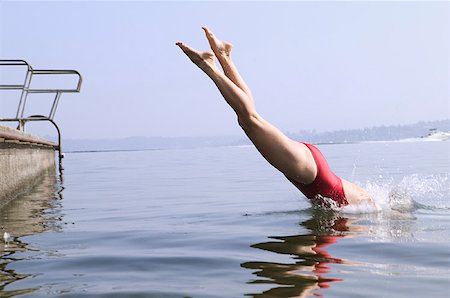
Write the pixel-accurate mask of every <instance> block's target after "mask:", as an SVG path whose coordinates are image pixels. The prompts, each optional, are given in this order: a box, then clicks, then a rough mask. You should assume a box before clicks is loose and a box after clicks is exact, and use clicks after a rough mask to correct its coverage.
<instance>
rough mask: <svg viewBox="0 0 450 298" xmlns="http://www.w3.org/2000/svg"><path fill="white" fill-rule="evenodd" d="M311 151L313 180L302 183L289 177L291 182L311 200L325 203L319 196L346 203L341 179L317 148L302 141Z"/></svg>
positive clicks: (340, 204)
mask: <svg viewBox="0 0 450 298" xmlns="http://www.w3.org/2000/svg"><path fill="white" fill-rule="evenodd" d="M303 144H305V145H306V147H308V149H309V150H310V151H311V154H312V156H313V157H314V161H315V162H316V166H317V175H316V178H315V179H314V181H313V182H311V183H309V184H303V183H300V182H297V181H295V180H293V179H292V178H289V177H287V178H288V179H289V181H291V182H292V184H294V185H295V186H296V187H297V188H298V189H299V190H300V191H301V192H302V193H303V194H304V195H305V196H306V197H307V198H308V199H310V200H312V201H317V200H319V202H320V203H322V204H323V203H325V204H326V202H324V201H323V200H322V198H321V197H325V198H329V199H332V200H333V201H335V202H336V203H337V204H338V206H342V205H344V206H345V205H348V202H347V199H346V198H345V194H344V187H343V186H342V180H341V178H339V177H338V176H336V175H335V174H334V173H333V172H332V171H331V169H330V167H329V166H328V163H327V161H326V160H325V157H324V156H323V155H322V153H321V152H320V151H319V149H318V148H317V147H315V146H313V145H311V144H307V143H303Z"/></svg>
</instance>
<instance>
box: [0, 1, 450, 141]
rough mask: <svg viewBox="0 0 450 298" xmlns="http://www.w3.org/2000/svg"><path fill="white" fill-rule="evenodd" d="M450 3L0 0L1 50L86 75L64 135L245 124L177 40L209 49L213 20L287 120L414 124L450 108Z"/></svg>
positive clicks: (65, 118) (69, 97)
mask: <svg viewBox="0 0 450 298" xmlns="http://www.w3.org/2000/svg"><path fill="white" fill-rule="evenodd" d="M449 6H450V4H449V2H446V1H444V2H427V1H424V2H405V1H401V2H400V1H396V2H386V1H374V2H368V1H359V2H340V1H332V2H317V1H315V2H306V1H300V2H255V1H252V2H236V1H233V2H211V1H204V2H188V1H183V2H171V1H169V2H167V1H165V2H162V1H161V2H154V1H139V2H129V1H127V2H125V1H124V2H121V1H101V2H92V1H79V2H68V1H59V2H56V1H32V2H24V1H0V57H1V59H25V60H27V61H28V62H29V63H30V64H31V65H32V66H33V67H34V68H35V69H49V68H50V69H52V68H54V69H76V70H78V71H79V72H80V73H81V74H82V75H83V85H82V88H81V93H79V94H64V95H63V96H62V98H61V102H60V105H59V108H58V111H57V113H56V117H55V119H56V121H57V122H58V123H59V125H60V127H61V130H62V133H63V136H64V137H65V138H121V137H129V136H148V137H151V136H162V137H180V136H221V135H241V134H243V133H242V132H241V130H240V128H239V127H238V125H237V122H236V116H235V115H234V114H233V112H232V110H231V109H230V108H229V107H228V106H227V104H226V103H225V101H224V100H223V99H222V97H221V95H220V93H219V92H218V91H217V90H216V88H215V86H214V84H213V83H212V82H211V81H210V80H209V78H208V77H206V75H204V74H203V73H202V72H201V71H200V70H199V69H197V68H196V67H195V66H194V65H193V64H192V63H191V62H190V61H189V60H188V59H187V58H186V57H185V56H184V55H183V54H182V52H181V51H180V50H179V49H178V47H176V46H175V42H176V41H184V42H186V43H187V44H189V45H191V46H192V47H194V48H196V49H199V50H207V49H208V44H207V42H206V39H205V37H204V35H203V32H202V30H201V26H203V25H207V26H208V27H209V28H211V29H212V30H213V31H214V32H215V34H216V35H217V36H218V37H219V38H221V39H224V40H228V41H230V42H232V43H233V45H234V48H233V53H232V57H233V59H234V61H235V64H236V65H237V67H238V69H239V71H240V73H241V75H242V76H243V77H244V79H245V81H246V82H247V84H248V85H249V86H250V88H251V89H252V92H253V95H254V98H255V101H256V109H257V111H258V113H259V114H260V115H261V116H262V117H264V118H265V119H266V120H268V121H269V122H271V123H272V124H274V125H275V126H277V127H278V128H280V129H281V130H282V131H284V132H298V131H300V130H316V131H333V130H339V129H353V128H364V127H371V126H378V125H392V124H408V123H414V122H417V121H422V120H425V121H426V120H439V119H446V118H449V114H450V108H449V99H450V96H449V92H450V87H449V85H450V76H449V69H450V62H449V53H450V49H449V38H450V37H449V35H450V33H449V31H450V25H449V11H450V9H449ZM0 78H1V79H5V78H4V76H3V77H1V76H0ZM4 93H5V92H3V93H0V117H8V116H13V114H14V108H15V107H16V105H17V103H18V98H17V96H16V95H14V94H12V93H9V94H8V95H4ZM51 100H52V97H49V98H39V97H36V98H31V97H30V99H29V103H30V106H29V107H28V106H27V111H26V112H27V114H42V113H47V112H48V110H49V106H48V105H49V103H51ZM34 127H35V128H34V129H42V131H43V132H44V133H45V132H46V130H49V128H47V127H44V126H37V125H34ZM32 131H33V129H32ZM49 131H50V130H49Z"/></svg>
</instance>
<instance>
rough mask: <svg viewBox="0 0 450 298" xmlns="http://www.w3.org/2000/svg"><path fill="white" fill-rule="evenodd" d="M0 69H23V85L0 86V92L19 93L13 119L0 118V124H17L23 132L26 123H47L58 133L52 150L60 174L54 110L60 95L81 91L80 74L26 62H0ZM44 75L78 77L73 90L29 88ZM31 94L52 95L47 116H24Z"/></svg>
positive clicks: (59, 146) (59, 135) (60, 164)
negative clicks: (13, 91)
mask: <svg viewBox="0 0 450 298" xmlns="http://www.w3.org/2000/svg"><path fill="white" fill-rule="evenodd" d="M0 67H1V68H3V67H24V68H26V71H24V72H25V73H24V77H25V78H24V81H23V84H1V82H0V90H18V91H19V92H20V99H19V105H18V107H17V112H16V116H15V118H0V122H18V126H17V129H18V130H20V131H23V132H24V131H25V125H26V123H27V122H33V121H48V122H50V123H51V124H52V125H53V126H54V127H55V128H56V131H57V133H58V144H57V145H55V146H54V149H55V150H57V151H58V157H59V171H60V172H62V170H63V166H62V159H63V156H64V155H63V153H62V145H61V131H60V129H59V127H58V125H57V124H56V123H55V121H54V120H53V118H54V117H55V113H56V109H57V108H58V104H59V100H60V97H61V94H62V93H78V92H80V89H81V83H82V81H83V78H82V76H81V74H80V73H79V72H78V71H76V70H50V69H33V68H32V67H31V65H30V64H28V62H26V61H25V60H0ZM41 75H42V76H45V75H75V76H77V77H78V80H77V84H76V87H75V88H55V89H45V88H31V87H30V86H31V82H32V79H33V77H36V76H41ZM32 93H48V94H54V99H53V104H52V107H51V109H50V113H49V114H48V116H43V115H31V116H24V115H25V106H26V103H27V99H28V95H29V94H32Z"/></svg>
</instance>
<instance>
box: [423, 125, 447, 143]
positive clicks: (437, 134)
mask: <svg viewBox="0 0 450 298" xmlns="http://www.w3.org/2000/svg"><path fill="white" fill-rule="evenodd" d="M425 138H427V139H430V140H440V141H447V140H448V139H449V138H450V132H445V131H439V130H437V129H436V128H432V129H430V131H429V132H428V135H427V136H426V137H425Z"/></svg>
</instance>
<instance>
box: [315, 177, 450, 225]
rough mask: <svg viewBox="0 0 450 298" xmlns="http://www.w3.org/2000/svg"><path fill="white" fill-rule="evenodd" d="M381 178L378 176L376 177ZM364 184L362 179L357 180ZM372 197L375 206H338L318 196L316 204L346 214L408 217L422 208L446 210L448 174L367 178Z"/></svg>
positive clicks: (448, 203)
mask: <svg viewBox="0 0 450 298" xmlns="http://www.w3.org/2000/svg"><path fill="white" fill-rule="evenodd" d="M379 178H380V179H383V177H382V176H380V177H379ZM357 184H359V185H364V184H362V183H357ZM363 187H364V188H365V189H366V190H367V192H368V193H369V195H370V196H371V197H372V198H373V200H374V203H375V206H374V205H372V204H367V203H361V204H358V205H348V206H344V207H340V206H338V205H337V204H336V202H335V201H334V200H332V199H328V198H326V197H322V196H320V197H319V198H318V202H320V204H317V205H318V206H317V207H318V208H326V209H332V210H334V211H339V212H343V213H349V214H361V213H379V212H382V213H394V214H396V215H397V217H402V216H404V217H406V218H408V217H410V216H409V215H411V213H412V212H414V211H416V210H418V209H423V210H447V211H449V210H450V185H449V177H448V175H419V174H413V175H409V176H405V177H403V178H402V179H401V181H400V182H397V183H395V182H394V181H393V179H390V180H387V181H386V180H385V181H377V182H371V181H368V182H366V183H365V185H364V186H363Z"/></svg>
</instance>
